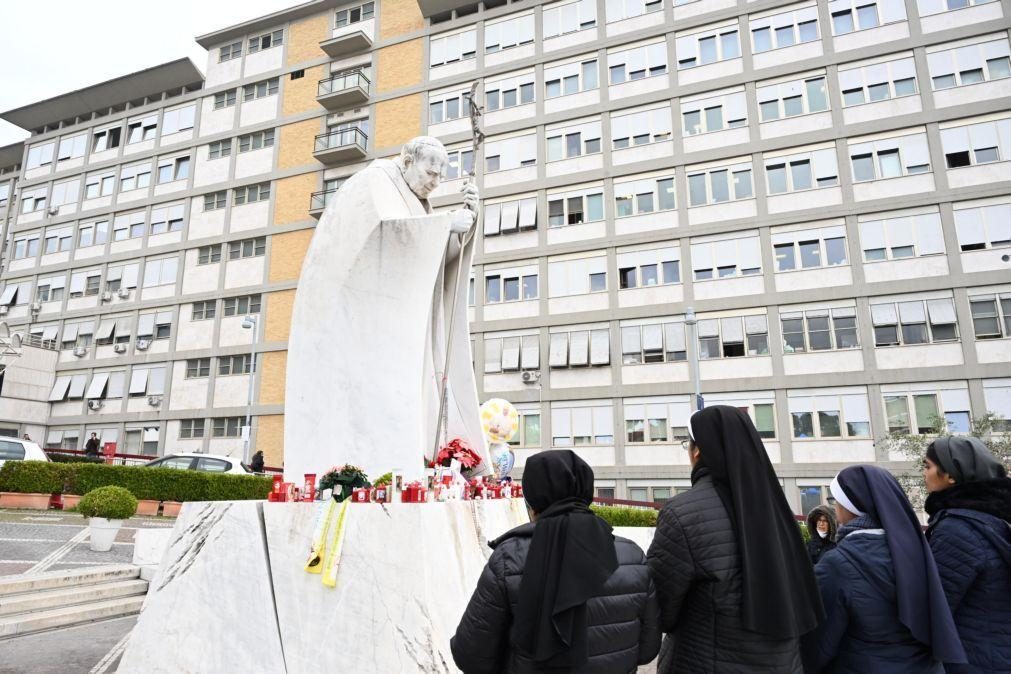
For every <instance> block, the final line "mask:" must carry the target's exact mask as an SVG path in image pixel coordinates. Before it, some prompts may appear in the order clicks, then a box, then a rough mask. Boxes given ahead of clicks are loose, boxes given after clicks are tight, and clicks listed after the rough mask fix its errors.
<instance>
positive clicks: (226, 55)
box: [218, 42, 242, 63]
mask: <svg viewBox="0 0 1011 674" xmlns="http://www.w3.org/2000/svg"><path fill="white" fill-rule="evenodd" d="M237 58H242V42H233V43H232V44H226V45H225V46H224V47H221V48H219V49H218V63H223V62H225V61H231V60H232V59H237Z"/></svg>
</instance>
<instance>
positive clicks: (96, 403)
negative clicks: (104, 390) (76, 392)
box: [88, 400, 102, 410]
mask: <svg viewBox="0 0 1011 674" xmlns="http://www.w3.org/2000/svg"><path fill="white" fill-rule="evenodd" d="M88 409H89V410H100V409H102V401H101V400H89V401H88Z"/></svg>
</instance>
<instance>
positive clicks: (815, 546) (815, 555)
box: [807, 505, 837, 564]
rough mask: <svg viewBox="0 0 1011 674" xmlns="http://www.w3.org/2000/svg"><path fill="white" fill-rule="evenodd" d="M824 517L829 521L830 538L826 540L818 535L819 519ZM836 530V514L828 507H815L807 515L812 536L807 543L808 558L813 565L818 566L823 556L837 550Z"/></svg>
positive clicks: (827, 537)
mask: <svg viewBox="0 0 1011 674" xmlns="http://www.w3.org/2000/svg"><path fill="white" fill-rule="evenodd" d="M823 515H824V516H825V519H827V520H828V536H826V537H825V538H822V537H821V536H819V535H818V519H819V518H820V517H821V516H823ZM836 528H837V527H836V523H835V513H833V512H832V511H831V510H830V509H829V507H828V506H823V505H820V506H815V507H814V508H812V509H811V512H809V513H808V514H807V533H808V535H809V536H810V538H809V540H808V541H807V556H808V557H810V558H811V563H812V564H817V563H818V560H820V559H821V556H822V555H824V554H825V553H826V552H828V551H829V550H832V549H834V548H835V537H836V534H837V532H836Z"/></svg>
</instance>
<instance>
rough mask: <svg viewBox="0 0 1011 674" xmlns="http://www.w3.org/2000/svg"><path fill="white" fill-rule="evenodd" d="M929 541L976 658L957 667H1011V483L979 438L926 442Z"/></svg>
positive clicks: (954, 611)
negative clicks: (927, 443) (928, 443)
mask: <svg viewBox="0 0 1011 674" xmlns="http://www.w3.org/2000/svg"><path fill="white" fill-rule="evenodd" d="M923 463H924V465H923V479H924V482H925V483H926V485H927V490H928V491H929V492H930V495H929V496H927V502H926V506H925V508H926V511H927V514H928V515H930V523H929V526H928V528H927V539H928V540H929V541H930V549H931V550H933V552H934V559H935V560H936V562H937V572H938V573H939V574H940V576H941V585H942V586H943V587H944V593H945V595H946V596H947V598H948V605H949V606H950V607H951V613H952V616H953V617H954V619H955V627H957V628H958V634H959V636H960V637H961V638H962V646H964V647H965V654H966V656H967V658H968V660H969V664H967V665H949V666H948V668H947V671H948V672H949V673H950V672H1011V601H1009V599H1011V524H1009V522H1011V480H1009V479H1008V477H1007V470H1006V468H1005V467H1004V464H1002V463H1001V462H1000V461H998V460H997V459H996V458H995V457H994V456H993V454H991V453H990V451H989V450H988V449H987V447H986V445H984V444H983V442H982V441H980V440H978V439H977V438H971V437H970V438H964V437H953V436H949V437H944V438H938V439H937V440H934V441H933V442H932V443H930V445H928V447H927V457H926V460H925V461H924V462H923Z"/></svg>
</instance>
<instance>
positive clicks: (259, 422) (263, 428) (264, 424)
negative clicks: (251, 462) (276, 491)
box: [256, 414, 284, 468]
mask: <svg viewBox="0 0 1011 674" xmlns="http://www.w3.org/2000/svg"><path fill="white" fill-rule="evenodd" d="M256 449H258V450H260V451H261V452H263V462H264V463H265V464H266V465H268V466H270V467H272V468H274V467H276V468H280V467H281V465H282V464H283V463H284V415H283V414H271V415H268V416H263V417H256Z"/></svg>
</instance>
